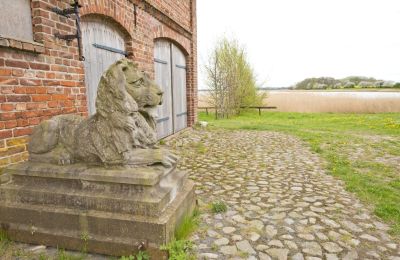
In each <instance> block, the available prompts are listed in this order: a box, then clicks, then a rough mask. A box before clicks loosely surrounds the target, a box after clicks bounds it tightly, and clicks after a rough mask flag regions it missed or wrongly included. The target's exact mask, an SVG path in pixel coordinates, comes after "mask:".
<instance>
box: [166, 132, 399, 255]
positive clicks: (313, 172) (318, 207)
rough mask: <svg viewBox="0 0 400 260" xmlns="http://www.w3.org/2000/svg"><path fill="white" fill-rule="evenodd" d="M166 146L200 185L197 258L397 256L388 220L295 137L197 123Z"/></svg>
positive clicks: (196, 239) (198, 190)
mask: <svg viewBox="0 0 400 260" xmlns="http://www.w3.org/2000/svg"><path fill="white" fill-rule="evenodd" d="M167 145H170V146H171V147H173V148H174V149H175V150H176V152H177V153H178V154H180V156H181V161H180V164H179V168H181V169H186V170H187V171H189V172H190V175H191V178H192V179H193V180H194V181H195V182H196V184H197V188H196V189H197V190H196V193H197V194H198V198H199V201H200V206H201V208H202V210H201V213H202V214H201V224H200V228H199V229H198V230H197V231H196V233H195V234H194V235H193V236H192V238H191V239H192V240H193V241H194V242H195V243H196V246H197V251H198V255H199V259H260V260H265V259H280V260H283V259H296V260H299V259H310V260H312V259H328V260H333V259H396V260H397V259H400V246H399V243H398V242H395V241H394V240H393V239H392V238H391V237H390V236H389V235H388V233H387V231H388V229H389V228H388V226H387V225H385V224H383V223H382V222H380V221H379V220H378V219H377V218H376V217H375V216H373V214H372V213H371V211H370V210H369V209H368V208H367V206H366V205H363V204H361V202H360V201H359V200H358V199H356V198H355V196H354V195H353V194H351V193H349V192H347V191H345V189H344V183H343V182H341V181H339V180H336V179H335V178H333V177H332V176H329V175H328V174H327V173H326V172H325V170H324V168H323V161H322V160H321V159H320V158H319V157H318V155H316V154H314V153H312V152H311V151H310V149H308V147H307V145H306V144H304V143H302V142H301V141H300V140H298V139H297V138H295V137H292V136H289V135H285V134H281V133H275V132H261V131H224V130H218V131H214V130H213V131H206V130H195V131H190V132H186V133H183V134H181V135H180V136H179V137H177V138H174V139H171V140H170V141H168V142H167ZM214 201H224V202H225V203H226V205H227V206H228V210H227V211H226V212H225V213H221V214H213V213H212V212H211V211H210V210H209V209H208V208H207V205H209V204H210V203H212V202H214Z"/></svg>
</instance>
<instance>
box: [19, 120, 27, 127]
mask: <svg viewBox="0 0 400 260" xmlns="http://www.w3.org/2000/svg"><path fill="white" fill-rule="evenodd" d="M17 124H18V127H24V126H28V125H29V120H28V119H18V120H17Z"/></svg>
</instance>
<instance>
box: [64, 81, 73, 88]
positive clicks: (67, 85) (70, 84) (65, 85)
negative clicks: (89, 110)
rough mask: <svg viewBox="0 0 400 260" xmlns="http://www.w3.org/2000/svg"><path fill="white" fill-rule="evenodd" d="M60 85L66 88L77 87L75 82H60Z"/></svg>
mask: <svg viewBox="0 0 400 260" xmlns="http://www.w3.org/2000/svg"><path fill="white" fill-rule="evenodd" d="M60 85H61V86H64V87H75V86H76V82H74V81H60Z"/></svg>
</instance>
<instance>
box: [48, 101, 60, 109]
mask: <svg viewBox="0 0 400 260" xmlns="http://www.w3.org/2000/svg"><path fill="white" fill-rule="evenodd" d="M47 106H48V107H49V108H54V107H57V106H58V101H49V102H47Z"/></svg>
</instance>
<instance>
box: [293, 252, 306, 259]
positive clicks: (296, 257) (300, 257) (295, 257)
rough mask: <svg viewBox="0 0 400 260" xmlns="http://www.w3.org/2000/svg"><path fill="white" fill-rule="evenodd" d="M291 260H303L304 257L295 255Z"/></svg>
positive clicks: (299, 254)
mask: <svg viewBox="0 0 400 260" xmlns="http://www.w3.org/2000/svg"><path fill="white" fill-rule="evenodd" d="M291 260H304V256H303V254H302V253H297V254H295V255H293V256H292V258H291Z"/></svg>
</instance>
